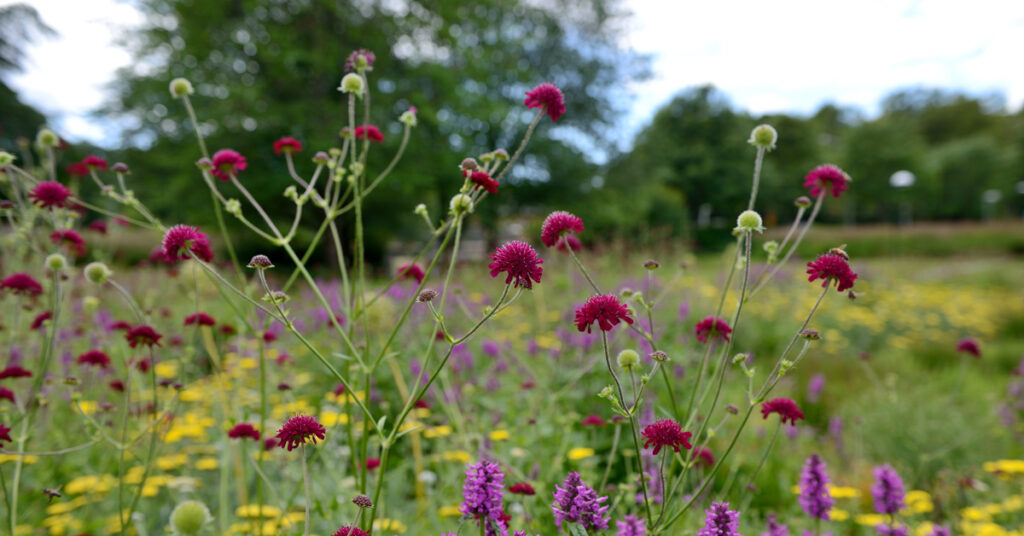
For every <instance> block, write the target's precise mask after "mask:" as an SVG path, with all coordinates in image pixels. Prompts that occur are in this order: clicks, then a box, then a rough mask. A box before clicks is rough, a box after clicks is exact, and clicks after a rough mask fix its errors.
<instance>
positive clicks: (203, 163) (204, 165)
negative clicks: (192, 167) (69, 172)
mask: <svg viewBox="0 0 1024 536" xmlns="http://www.w3.org/2000/svg"><path fill="white" fill-rule="evenodd" d="M196 167H198V168H199V169H205V170H207V171H209V170H211V169H213V160H210V159H209V158H206V157H205V156H204V157H203V158H200V159H199V160H196Z"/></svg>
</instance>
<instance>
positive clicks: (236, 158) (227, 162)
mask: <svg viewBox="0 0 1024 536" xmlns="http://www.w3.org/2000/svg"><path fill="white" fill-rule="evenodd" d="M248 165H249V164H248V163H247V162H246V161H245V157H244V156H242V154H241V153H239V152H238V151H235V150H233V149H221V150H219V151H217V152H216V153H213V169H211V170H210V173H213V176H214V177H217V178H218V179H220V180H222V181H228V180H231V176H232V175H238V172H239V171H242V170H243V169H245V168H246V166H248Z"/></svg>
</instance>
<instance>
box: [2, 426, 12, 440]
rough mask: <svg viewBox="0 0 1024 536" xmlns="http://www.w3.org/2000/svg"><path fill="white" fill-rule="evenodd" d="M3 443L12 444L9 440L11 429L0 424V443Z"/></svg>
mask: <svg viewBox="0 0 1024 536" xmlns="http://www.w3.org/2000/svg"><path fill="white" fill-rule="evenodd" d="M3 441H6V442H8V443H13V442H14V440H13V439H11V429H10V428H8V427H6V426H4V425H3V423H0V442H3Z"/></svg>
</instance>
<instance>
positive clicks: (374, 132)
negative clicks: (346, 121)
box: [355, 125, 384, 143]
mask: <svg viewBox="0 0 1024 536" xmlns="http://www.w3.org/2000/svg"><path fill="white" fill-rule="evenodd" d="M355 135H356V139H357V140H361V139H363V138H366V139H368V140H370V141H375V142H377V143H380V142H382V141H384V135H383V134H381V133H380V129H379V128H377V127H376V126H374V125H360V126H358V127H356V131H355Z"/></svg>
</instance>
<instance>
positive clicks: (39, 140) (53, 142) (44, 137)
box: [36, 128, 60, 147]
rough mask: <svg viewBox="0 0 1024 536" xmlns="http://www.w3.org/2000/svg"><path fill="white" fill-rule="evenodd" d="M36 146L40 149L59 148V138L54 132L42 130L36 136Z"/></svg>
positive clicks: (46, 129)
mask: <svg viewBox="0 0 1024 536" xmlns="http://www.w3.org/2000/svg"><path fill="white" fill-rule="evenodd" d="M36 144H37V145H39V146H40V147H59V146H60V138H59V137H58V136H57V134H56V133H55V132H54V131H52V130H50V129H48V128H44V129H42V130H40V131H39V134H36Z"/></svg>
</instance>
